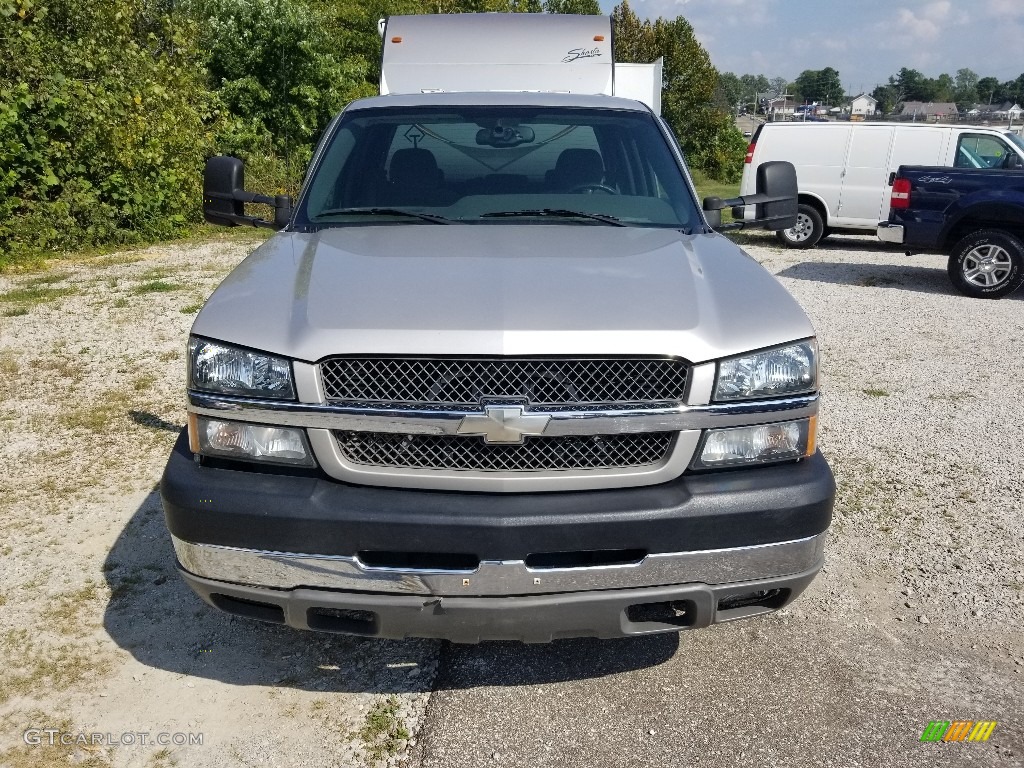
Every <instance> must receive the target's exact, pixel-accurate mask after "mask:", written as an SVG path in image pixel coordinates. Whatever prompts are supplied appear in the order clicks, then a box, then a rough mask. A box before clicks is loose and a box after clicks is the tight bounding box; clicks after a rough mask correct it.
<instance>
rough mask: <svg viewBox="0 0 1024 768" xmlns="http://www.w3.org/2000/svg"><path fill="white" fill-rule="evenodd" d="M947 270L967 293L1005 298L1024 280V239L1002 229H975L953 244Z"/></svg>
mask: <svg viewBox="0 0 1024 768" xmlns="http://www.w3.org/2000/svg"><path fill="white" fill-rule="evenodd" d="M947 272H948V273H949V279H950V281H951V282H952V283H953V287H954V288H956V289H957V290H958V291H960V293H962V294H964V295H965V296H971V297H973V298H976V299H1001V298H1002V297H1003V296H1006V295H1008V294H1011V293H1013V292H1014V291H1016V290H1017V289H1018V288H1020V286H1021V284H1022V283H1024V243H1022V242H1021V241H1020V239H1018V238H1017V237H1016V236H1014V235H1011V234H1010V233H1009V232H1002V231H1000V230H998V229H982V230H979V231H978V232H972V233H971V234H969V235H967V237H965V238H963V239H962V240H961V241H960V242H958V243H957V244H956V245H954V246H953V251H952V253H950V255H949V266H948V267H947Z"/></svg>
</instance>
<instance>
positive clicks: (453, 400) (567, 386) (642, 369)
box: [320, 357, 688, 409]
mask: <svg viewBox="0 0 1024 768" xmlns="http://www.w3.org/2000/svg"><path fill="white" fill-rule="evenodd" d="M687 370H688V369H687V364H686V363H685V362H683V361H682V360H674V359H658V358H626V359H613V358H603V359H599V358H593V359H588V358H577V359H569V360H566V359H560V360H547V359H543V358H489V359H433V358H376V357H343V358H332V359H329V360H325V361H324V362H323V363H321V365H320V373H321V377H322V379H323V383H324V391H325V393H326V395H327V399H328V400H330V401H332V402H335V403H338V402H343V403H350V404H359V405H363V406H367V407H380V406H388V407H399V408H401V407H415V408H438V407H445V408H461V409H466V408H473V409H475V408H479V406H480V402H481V399H483V398H502V397H509V398H522V399H525V400H526V402H527V404H529V405H530V406H532V407H534V408H539V407H542V408H548V409H555V408H579V407H591V408H595V407H596V408H602V407H603V408H616V407H622V406H625V405H631V406H636V405H641V406H655V405H665V404H668V403H678V402H681V401H682V400H683V397H684V392H685V389H686V375H687Z"/></svg>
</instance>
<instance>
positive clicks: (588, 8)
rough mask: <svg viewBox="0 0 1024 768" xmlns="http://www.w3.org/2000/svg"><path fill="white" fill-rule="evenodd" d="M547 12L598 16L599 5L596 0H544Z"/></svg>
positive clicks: (599, 13)
mask: <svg viewBox="0 0 1024 768" xmlns="http://www.w3.org/2000/svg"><path fill="white" fill-rule="evenodd" d="M544 10H545V11H547V12H548V13H578V14H582V15H585V16H600V15H601V13H602V11H601V6H600V5H599V4H598V2H597V0H544Z"/></svg>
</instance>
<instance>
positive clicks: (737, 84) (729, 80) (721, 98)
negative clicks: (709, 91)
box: [715, 72, 747, 110]
mask: <svg viewBox="0 0 1024 768" xmlns="http://www.w3.org/2000/svg"><path fill="white" fill-rule="evenodd" d="M746 95H747V93H746V88H744V87H743V82H742V81H741V80H740V78H738V77H737V76H736V75H734V74H733V73H732V72H723V73H722V74H720V75H719V76H718V87H717V89H716V90H715V104H716V106H718V107H719V108H720V109H725V110H732V109H736V105H737V104H742V103H743V102H744V100H745V96H746Z"/></svg>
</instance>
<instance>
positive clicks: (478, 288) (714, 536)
mask: <svg viewBox="0 0 1024 768" xmlns="http://www.w3.org/2000/svg"><path fill="white" fill-rule="evenodd" d="M243 182H244V179H243V168H242V164H241V162H240V161H238V160H236V159H234V158H225V157H220V158H213V159H211V160H210V162H209V164H208V166H207V171H206V178H205V192H204V206H205V211H206V216H207V218H208V219H209V220H210V221H212V222H215V223H221V224H254V223H255V224H261V223H262V224H266V225H272V226H274V227H275V228H278V229H279V231H278V232H277V233H276V234H275V235H273V236H272V237H271V238H270V239H269V240H268V241H267V242H266V243H265V244H264V245H262V246H261V247H259V248H257V249H256V250H255V251H254V252H253V253H252V255H250V256H249V257H248V258H247V259H245V261H243V262H242V263H241V264H240V265H239V266H238V267H237V268H236V269H235V270H234V271H233V272H232V273H231V274H230V275H229V276H228V277H227V279H226V280H225V281H224V282H223V283H222V284H221V285H220V287H218V288H217V290H216V291H215V292H214V293H213V295H212V296H211V297H210V299H209V300H208V301H207V303H206V305H205V306H204V308H203V309H202V311H201V312H200V313H199V316H198V317H197V319H196V321H195V325H194V326H193V328H192V335H191V337H190V339H189V346H188V359H189V366H188V427H187V429H186V430H185V431H184V432H183V434H182V436H181V438H180V439H179V441H178V443H177V445H176V446H175V448H174V450H173V452H172V454H171V457H170V460H169V462H168V464H167V468H166V471H165V474H164V477H163V482H162V485H161V493H162V496H163V503H164V509H165V513H166V520H167V526H168V529H169V530H170V534H171V537H172V541H173V544H174V549H175V552H176V554H177V559H178V563H179V565H180V570H181V573H182V576H183V577H184V578H185V580H186V581H187V582H188V584H189V585H190V586H191V587H192V588H193V589H194V590H195V591H196V592H197V593H198V594H199V595H200V596H202V597H203V598H204V599H205V600H206V601H207V602H209V603H210V604H212V605H213V606H216V607H217V608H220V609H222V610H225V611H228V612H230V613H233V614H237V615H241V616H247V617H251V618H255V619H262V620H265V621H272V622H278V623H284V624H288V625H290V626H293V627H298V628H302V629H315V630H325V631H333V632H344V633H352V634H358V635H366V636H375V637H390V638H402V637H407V636H419V637H439V638H447V639H451V640H454V641H461V642H477V641H479V640H481V639H521V640H525V641H529V642H544V641H549V640H551V639H553V638H559V637H571V636H587V635H589V636H597V637H617V636H623V635H642V634H648V633H653V632H665V631H678V630H680V629H689V628H695V627H705V626H708V625H710V624H712V623H715V622H722V621H729V620H732V619H737V618H743V617H748V616H754V615H757V614H761V613H766V612H770V611H773V610H776V609H778V608H781V607H782V606H784V605H786V604H787V603H789V602H790V601H791V600H793V599H794V598H795V597H796V596H797V595H798V594H800V592H801V591H802V590H803V589H804V588H805V587H806V586H807V584H808V583H809V582H810V581H811V580H812V579H813V578H814V576H815V574H816V573H817V572H818V570H819V569H820V568H821V565H822V560H823V540H824V537H825V534H826V530H827V528H828V526H829V523H830V521H831V514H832V503H833V497H834V493H835V486H834V482H833V478H832V474H831V472H830V470H829V468H828V465H827V464H826V462H825V460H824V459H823V458H822V456H821V455H820V453H819V452H818V451H817V450H816V448H815V432H816V422H817V413H818V391H817V390H818V379H817V376H818V360H817V346H816V342H815V338H814V329H813V328H812V327H811V324H810V322H809V321H808V319H807V317H806V316H805V314H804V313H803V311H802V310H801V309H800V307H799V306H798V305H797V303H796V302H795V301H794V300H793V298H792V297H791V296H790V295H789V294H788V293H787V292H786V291H785V290H784V289H783V288H782V287H781V286H780V285H779V283H778V282H777V281H776V280H775V279H774V278H773V277H772V276H771V275H770V274H769V273H768V272H767V271H765V270H764V269H763V268H762V267H761V266H760V265H759V264H758V263H757V262H755V261H754V260H753V259H752V258H750V257H749V256H748V255H746V254H745V253H744V252H743V251H742V250H741V249H740V248H739V247H738V246H736V245H735V244H733V243H732V242H731V241H729V240H728V239H726V238H725V237H723V236H721V235H720V234H716V233H715V231H714V230H713V229H712V227H711V226H710V225H709V221H710V222H712V223H718V222H719V218H718V217H719V216H720V213H719V211H720V210H721V209H724V208H726V207H727V206H731V205H733V204H736V203H737V201H735V200H734V201H723V200H718V199H715V198H710V199H709V200H707V201H705V205H704V207H705V208H707V209H710V210H709V211H708V212H707V213H705V212H704V211H702V209H701V207H700V206H699V205H698V203H697V198H696V196H695V193H694V189H693V186H692V184H691V182H690V180H689V177H688V174H687V171H686V167H685V164H684V160H683V157H682V154H681V152H680V150H679V147H678V145H677V144H676V142H675V140H674V138H673V136H672V134H671V132H670V131H669V130H668V128H667V126H666V124H665V123H664V122H663V121H662V120H661V119H660V118H659V117H658V116H657V115H656V114H654V113H653V112H652V111H651V110H650V109H649V108H648V107H646V106H645V105H643V104H641V103H639V102H637V101H633V100H627V99H621V98H615V97H610V96H602V95H573V94H545V93H481V92H477V93H424V94H411V95H396V94H392V95H388V96H382V97H375V98H370V99H365V100H362V101H357V102H354V103H352V104H350V105H349V106H348V107H347V108H346V109H345V110H344V111H343V113H342V114H341V115H339V116H338V117H337V118H336V119H335V120H334V121H333V123H332V124H331V125H330V126H329V128H328V129H327V130H326V132H325V134H324V136H323V138H322V140H321V142H320V145H319V147H318V149H317V150H316V152H315V154H314V157H313V160H312V163H311V166H310V170H309V172H308V174H307V177H306V181H305V184H304V186H303V191H302V193H301V194H300V196H299V197H298V199H297V200H296V201H295V204H294V205H292V204H291V201H289V200H287V199H286V198H277V199H276V200H269V199H267V198H262V197H260V196H258V195H252V194H250V193H246V192H244V183H243ZM795 199H796V198H795V177H794V175H793V173H792V167H791V166H788V165H787V164H778V165H777V166H768V167H766V170H765V172H764V178H763V180H762V184H761V185H760V191H759V194H758V195H757V196H753V197H747V198H745V199H744V200H743V203H744V204H747V205H752V204H753V205H758V206H759V210H760V211H761V212H762V213H763V216H762V218H761V219H760V220H759V221H760V223H761V225H763V226H768V227H771V228H776V227H780V226H781V227H788V226H792V216H793V215H795ZM253 201H256V202H259V201H263V202H270V203H273V204H275V205H276V210H277V215H276V216H275V222H273V223H272V222H261V221H260V220H258V219H256V218H254V217H253V216H251V215H247V214H246V211H245V208H244V203H245V202H253Z"/></svg>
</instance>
